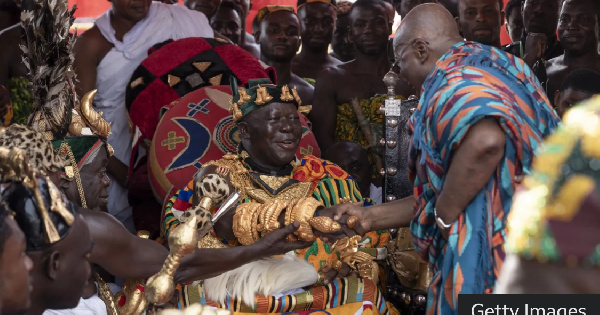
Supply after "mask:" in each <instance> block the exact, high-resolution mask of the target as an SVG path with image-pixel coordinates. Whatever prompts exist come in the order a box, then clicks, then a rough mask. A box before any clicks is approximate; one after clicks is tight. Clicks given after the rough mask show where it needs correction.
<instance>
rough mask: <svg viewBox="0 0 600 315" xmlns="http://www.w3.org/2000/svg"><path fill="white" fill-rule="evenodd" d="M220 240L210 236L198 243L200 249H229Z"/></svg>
mask: <svg viewBox="0 0 600 315" xmlns="http://www.w3.org/2000/svg"><path fill="white" fill-rule="evenodd" d="M227 247H229V246H227V245H225V244H223V242H221V240H220V239H218V238H216V237H214V236H212V235H210V234H208V235H206V236H204V237H203V238H202V239H201V240H199V241H198V248H227Z"/></svg>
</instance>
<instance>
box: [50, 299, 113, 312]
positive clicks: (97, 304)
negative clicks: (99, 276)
mask: <svg viewBox="0 0 600 315" xmlns="http://www.w3.org/2000/svg"><path fill="white" fill-rule="evenodd" d="M42 315H108V314H107V311H106V304H104V301H102V299H100V297H98V295H94V296H92V297H91V298H89V299H83V298H82V299H80V300H79V304H77V307H75V308H72V309H68V310H45V311H44V313H42Z"/></svg>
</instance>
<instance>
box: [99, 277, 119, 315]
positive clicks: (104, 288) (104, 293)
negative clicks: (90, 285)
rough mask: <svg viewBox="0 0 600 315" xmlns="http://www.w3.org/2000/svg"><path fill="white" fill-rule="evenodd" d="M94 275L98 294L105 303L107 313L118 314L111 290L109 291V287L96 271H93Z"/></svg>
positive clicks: (109, 314)
mask: <svg viewBox="0 0 600 315" xmlns="http://www.w3.org/2000/svg"><path fill="white" fill-rule="evenodd" d="M94 277H95V278H96V283H98V296H99V297H100V299H101V300H102V302H104V304H105V305H106V311H107V313H108V315H119V310H118V309H117V304H116V303H115V300H114V298H113V295H112V292H110V287H109V286H108V284H106V282H105V281H104V279H102V277H100V275H99V274H98V273H97V272H94Z"/></svg>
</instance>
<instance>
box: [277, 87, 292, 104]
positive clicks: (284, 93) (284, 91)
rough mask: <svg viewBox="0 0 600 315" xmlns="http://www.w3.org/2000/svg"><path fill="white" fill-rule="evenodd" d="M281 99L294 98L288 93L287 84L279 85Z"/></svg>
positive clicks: (289, 99)
mask: <svg viewBox="0 0 600 315" xmlns="http://www.w3.org/2000/svg"><path fill="white" fill-rule="evenodd" d="M280 98H281V100H282V101H286V102H289V101H292V100H294V97H293V96H292V94H290V88H288V86H287V85H284V86H282V87H281V97H280Z"/></svg>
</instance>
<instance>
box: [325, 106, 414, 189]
mask: <svg viewBox="0 0 600 315" xmlns="http://www.w3.org/2000/svg"><path fill="white" fill-rule="evenodd" d="M396 98H398V99H403V98H402V97H400V96H397V97H396ZM386 99H387V95H376V96H374V97H372V98H370V99H361V100H359V104H360V107H361V108H362V111H363V113H364V114H365V117H366V118H368V119H369V120H370V123H371V130H372V131H373V133H374V134H375V139H377V140H379V139H381V138H382V137H383V135H384V129H383V114H381V113H380V112H379V107H381V105H383V104H384V102H385V100H386ZM336 122H337V125H336V127H335V141H344V140H348V141H354V142H356V143H358V144H360V145H361V146H362V147H363V148H364V149H366V150H368V152H369V155H368V156H369V162H370V163H371V165H372V166H373V174H374V175H373V176H374V177H376V176H377V174H379V170H378V169H377V168H376V166H375V154H379V155H381V156H383V150H382V149H381V147H380V146H379V145H377V146H375V147H372V148H369V141H368V140H367V139H366V138H365V136H364V134H363V132H362V130H361V129H360V126H359V124H358V119H357V118H356V114H355V113H354V109H353V108H352V105H351V104H350V103H343V104H340V105H338V106H337V117H336Z"/></svg>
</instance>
